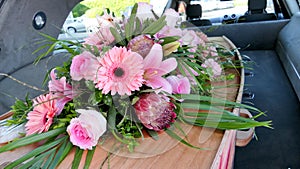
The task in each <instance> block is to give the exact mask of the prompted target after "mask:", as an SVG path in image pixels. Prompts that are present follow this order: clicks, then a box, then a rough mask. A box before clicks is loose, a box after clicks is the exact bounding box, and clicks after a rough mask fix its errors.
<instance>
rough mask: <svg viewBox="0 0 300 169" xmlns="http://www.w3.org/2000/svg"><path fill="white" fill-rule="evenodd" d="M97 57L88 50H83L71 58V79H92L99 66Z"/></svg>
mask: <svg viewBox="0 0 300 169" xmlns="http://www.w3.org/2000/svg"><path fill="white" fill-rule="evenodd" d="M99 66H100V65H99V62H98V60H97V58H96V57H95V56H94V55H92V54H91V53H89V52H86V51H85V52H83V53H81V54H80V55H77V56H75V57H74V58H73V60H72V64H71V68H70V75H71V77H72V79H73V80H76V81H79V80H81V79H85V80H94V78H95V76H96V73H97V70H98V68H99Z"/></svg>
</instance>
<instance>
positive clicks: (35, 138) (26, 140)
mask: <svg viewBox="0 0 300 169" xmlns="http://www.w3.org/2000/svg"><path fill="white" fill-rule="evenodd" d="M65 131H66V128H58V129H54V130H51V131H48V132H45V133H41V134H32V135H30V136H26V137H23V138H20V139H18V140H16V141H13V142H11V143H9V144H6V145H5V146H3V147H0V153H2V152H5V151H9V150H13V149H15V148H18V147H22V146H26V145H29V144H32V143H35V142H39V141H42V140H46V139H48V138H52V137H56V136H58V135H59V134H62V133H64V132H65Z"/></svg>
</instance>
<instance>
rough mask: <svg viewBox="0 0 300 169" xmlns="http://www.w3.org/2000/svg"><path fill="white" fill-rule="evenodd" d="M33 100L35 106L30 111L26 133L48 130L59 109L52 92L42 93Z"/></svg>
mask: <svg viewBox="0 0 300 169" xmlns="http://www.w3.org/2000/svg"><path fill="white" fill-rule="evenodd" d="M33 102H34V104H33V106H34V108H33V110H32V111H31V112H29V113H28V116H27V119H28V122H27V123H26V125H25V127H26V135H31V134H34V133H42V132H45V131H48V130H49V127H50V126H51V124H52V121H53V117H54V116H55V114H56V113H57V112H58V111H59V108H58V107H57V106H56V100H55V99H53V97H52V94H47V95H41V96H39V97H37V98H36V99H35V100H34V101H33Z"/></svg>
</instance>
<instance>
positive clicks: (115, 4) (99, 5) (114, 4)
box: [80, 0, 150, 17]
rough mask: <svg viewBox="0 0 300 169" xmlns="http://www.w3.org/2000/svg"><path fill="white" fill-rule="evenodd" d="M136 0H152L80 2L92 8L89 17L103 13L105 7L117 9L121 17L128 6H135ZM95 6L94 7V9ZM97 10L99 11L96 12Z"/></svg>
mask: <svg viewBox="0 0 300 169" xmlns="http://www.w3.org/2000/svg"><path fill="white" fill-rule="evenodd" d="M136 2H148V3H149V2H150V0H126V1H122V0H110V1H102V0H85V1H82V2H81V3H80V4H82V5H85V6H86V7H88V8H90V9H89V10H88V11H87V13H86V15H87V17H95V16H96V14H101V13H102V12H103V9H105V8H109V9H110V11H115V15H116V16H117V17H121V16H122V13H123V12H124V11H125V9H126V7H128V6H133V5H134V4H135V3H136ZM93 8H94V9H93ZM95 11H97V12H95Z"/></svg>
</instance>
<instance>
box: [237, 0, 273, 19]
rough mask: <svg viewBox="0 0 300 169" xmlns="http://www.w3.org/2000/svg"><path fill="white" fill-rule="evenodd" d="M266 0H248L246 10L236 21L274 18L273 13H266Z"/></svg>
mask: <svg viewBox="0 0 300 169" xmlns="http://www.w3.org/2000/svg"><path fill="white" fill-rule="evenodd" d="M266 7H267V0H248V11H247V12H246V13H245V15H243V16H241V17H239V19H238V22H255V21H266V20H276V19H277V17H276V15H275V14H274V13H267V11H266Z"/></svg>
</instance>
